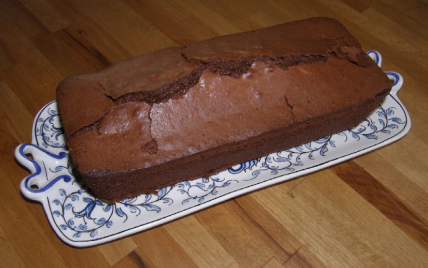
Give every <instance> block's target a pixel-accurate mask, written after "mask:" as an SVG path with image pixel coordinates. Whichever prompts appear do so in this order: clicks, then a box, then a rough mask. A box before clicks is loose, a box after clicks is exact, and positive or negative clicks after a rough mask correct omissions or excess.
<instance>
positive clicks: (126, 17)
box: [0, 0, 428, 268]
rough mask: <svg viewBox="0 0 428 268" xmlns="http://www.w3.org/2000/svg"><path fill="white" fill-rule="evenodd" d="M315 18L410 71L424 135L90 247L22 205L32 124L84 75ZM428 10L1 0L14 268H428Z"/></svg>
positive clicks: (8, 225) (403, 5) (414, 115)
mask: <svg viewBox="0 0 428 268" xmlns="http://www.w3.org/2000/svg"><path fill="white" fill-rule="evenodd" d="M313 16H328V17H333V18H336V19H338V20H340V21H341V22H342V23H343V24H344V25H345V26H346V27H347V28H348V29H349V31H350V32H351V33H353V34H354V35H355V36H356V37H357V38H358V39H359V40H360V42H361V44H362V46H363V48H364V49H365V50H370V49H374V50H378V51H380V52H381V54H382V56H383V69H384V70H393V71H397V72H399V73H400V74H401V75H402V76H403V77H404V86H403V88H402V90H401V91H400V92H399V97H400V99H401V100H402V101H403V103H404V105H405V106H406V108H407V109H408V111H409V113H410V116H411V120H412V129H411V130H410V132H409V134H408V135H407V136H406V137H404V138H403V139H401V140H399V141H397V142H395V143H393V144H391V145H389V146H387V147H385V148H382V149H379V150H377V151H375V152H372V153H369V154H367V155H363V156H361V157H358V158H356V159H353V160H351V161H348V162H346V163H342V164H339V165H336V166H333V167H331V168H328V169H325V170H322V171H319V172H316V173H314V174H310V175H307V176H304V177H300V178H297V179H295V180H292V181H289V182H285V183H281V184H278V185H274V186H271V187H268V188H265V189H262V190H258V191H256V192H253V193H249V194H246V195H244V196H241V197H237V198H235V199H233V200H230V201H227V202H224V203H222V204H219V205H216V206H214V207H211V208H208V209H205V210H203V211H200V212H198V213H195V214H192V215H190V216H187V217H184V218H181V219H178V220H175V221H173V222H169V223H167V224H165V225H162V226H159V227H156V228H153V229H150V230H147V231H144V232H141V233H137V234H135V235H132V236H128V237H126V238H123V239H120V240H117V241H113V242H110V243H107V244H103V245H99V246H94V247H90V248H84V249H78V248H73V247H70V246H68V245H66V244H64V243H63V242H62V241H60V240H59V238H58V237H57V236H56V234H55V233H54V231H53V230H52V228H51V226H50V225H49V222H48V220H47V218H46V215H45V214H44V211H43V208H42V207H41V206H40V205H39V204H38V203H35V202H31V201H29V200H26V199H25V198H24V197H23V196H22V195H21V194H20V192H19V183H20V181H21V180H22V179H23V178H24V177H25V176H27V175H28V171H26V170H25V169H23V168H22V167H21V166H20V165H19V164H17V162H16V161H15V160H14V156H13V153H14V150H15V148H16V146H17V145H19V144H20V143H24V142H30V140H31V132H30V131H31V125H32V120H33V118H34V116H35V114H36V113H37V112H38V110H39V109H40V108H41V107H42V106H43V105H45V104H46V103H48V102H50V101H51V100H53V99H55V89H56V86H57V84H58V83H59V82H60V81H61V80H62V79H64V78H65V77H67V76H69V75H73V74H77V73H88V72H94V71H97V70H100V69H102V68H105V67H107V66H109V65H110V64H112V63H115V62H118V61H120V60H125V59H129V58H132V57H135V56H138V55H141V54H143V53H146V52H149V51H154V50H157V49H162V48H166V47H170V46H174V45H183V44H187V43H191V42H195V41H200V40H204V39H208V38H212V37H216V36H221V35H226V34H232V33H238V32H243V31H249V30H255V29H259V28H263V27H268V26H272V25H275V24H279V23H284V22H289V21H293V20H297V19H304V18H309V17H313ZM427 17H428V1H426V0H357V1H351V0H300V1H297V0H289V1H282V0H266V1H256V0H248V1H244V0H229V1H226V0H218V1H209V0H165V1H148V0H108V1H101V0H3V1H0V124H1V127H0V154H1V161H0V178H1V182H2V185H1V187H0V196H1V201H0V202H1V203H0V215H1V217H0V267H51V266H52V267H265V268H267V267H428V205H427V204H428V175H427V174H428V109H427V105H426V104H427V103H428V91H427V90H426V85H427V84H428V50H427V47H428V20H427Z"/></svg>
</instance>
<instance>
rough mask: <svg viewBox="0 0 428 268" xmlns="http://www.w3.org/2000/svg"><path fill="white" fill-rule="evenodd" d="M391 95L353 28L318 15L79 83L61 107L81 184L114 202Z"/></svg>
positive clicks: (322, 128) (70, 85) (311, 131)
mask: <svg viewBox="0 0 428 268" xmlns="http://www.w3.org/2000/svg"><path fill="white" fill-rule="evenodd" d="M390 89H391V81H390V80H389V79H388V78H387V76H386V75H385V74H384V73H383V72H382V70H381V69H380V68H379V67H378V66H377V65H376V64H375V63H374V62H373V61H372V60H371V59H370V58H368V57H366V56H365V53H364V52H363V51H362V50H361V45H360V44H359V43H358V41H357V40H356V39H355V38H354V37H353V36H352V35H351V34H350V33H349V32H348V31H347V30H346V29H345V28H344V26H343V25H341V24H340V23H339V22H338V21H336V20H333V19H328V18H312V19H307V20H302V21H296V22H292V23H286V24H282V25H277V26H273V27H270V28H265V29H261V30H257V31H252V32H246V33H240V34H234V35H229V36H223V37H218V38H214V39H210V40H206V41H202V42H198V43H192V44H188V45H185V46H182V47H174V48H168V49H164V50H159V51H155V52H151V53H147V54H145V55H142V56H140V57H137V58H134V59H130V60H127V61H123V62H119V63H116V64H114V65H112V66H110V67H108V68H106V69H104V70H101V71H98V72H96V73H91V74H82V75H76V76H72V77H69V78H67V79H65V80H64V81H63V82H61V83H60V85H59V86H58V89H57V100H58V104H59V110H60V114H61V118H62V122H63V126H64V129H65V134H66V137H67V144H68V148H69V150H70V156H71V159H72V162H73V163H74V165H75V167H76V169H77V171H78V173H79V176H81V177H82V178H83V180H84V182H85V183H86V184H87V185H88V186H89V187H90V188H91V189H92V190H93V192H94V193H95V194H96V195H97V196H98V197H99V198H101V199H102V200H105V201H107V202H113V201H118V200H122V199H125V198H130V197H134V196H137V195H139V194H143V193H150V192H153V191H154V190H156V189H160V188H161V187H164V186H167V185H173V184H175V183H177V182H179V181H183V180H190V179H195V178H199V177H205V176H209V175H211V174H213V173H215V172H218V171H221V170H223V169H226V168H228V167H230V166H233V165H235V164H238V163H241V162H244V161H247V160H251V159H254V158H257V157H260V156H263V155H266V154H269V153H272V152H275V151H280V150H285V149H288V148H291V147H293V146H297V145H300V144H303V143H306V142H309V141H312V140H315V139H318V138H321V137H324V136H327V135H331V134H334V133H337V132H340V131H342V130H345V129H349V128H352V127H354V126H356V125H358V124H359V123H360V122H361V121H362V120H364V119H365V118H366V117H367V116H368V115H369V113H370V112H371V111H372V110H374V109H375V108H376V107H377V106H378V105H379V103H380V102H381V101H382V100H383V98H384V97H385V96H386V95H387V94H388V93H389V91H390Z"/></svg>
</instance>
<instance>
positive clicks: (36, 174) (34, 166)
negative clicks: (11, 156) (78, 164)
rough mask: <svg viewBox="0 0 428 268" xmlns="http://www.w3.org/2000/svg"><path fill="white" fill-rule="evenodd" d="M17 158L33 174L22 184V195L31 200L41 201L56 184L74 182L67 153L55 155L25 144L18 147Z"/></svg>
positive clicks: (16, 150)
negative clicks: (62, 181)
mask: <svg viewBox="0 0 428 268" xmlns="http://www.w3.org/2000/svg"><path fill="white" fill-rule="evenodd" d="M27 155H31V157H32V158H30V157H28V156H27ZM15 158H16V160H17V161H18V162H19V163H20V164H21V165H23V166H24V167H25V168H27V169H28V170H29V171H30V172H31V175H29V176H27V177H26V178H24V179H23V180H22V181H21V184H20V189H21V192H22V194H23V195H24V196H25V197H27V198H29V199H32V200H36V201H41V200H42V199H44V198H45V196H46V195H45V192H46V191H47V190H49V189H50V188H51V187H52V186H53V185H54V184H55V183H57V182H58V181H60V180H64V181H65V182H70V181H71V180H72V177H71V174H70V167H69V163H68V162H69V161H68V153H66V152H60V153H59V154H54V153H50V152H48V151H46V150H43V149H41V148H40V147H38V146H36V145H34V144H31V143H23V144H20V145H19V146H18V147H16V149H15Z"/></svg>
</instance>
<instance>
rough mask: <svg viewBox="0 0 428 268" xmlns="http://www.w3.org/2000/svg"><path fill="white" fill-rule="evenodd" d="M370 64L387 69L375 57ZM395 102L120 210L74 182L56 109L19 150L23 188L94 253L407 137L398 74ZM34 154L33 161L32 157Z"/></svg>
mask: <svg viewBox="0 0 428 268" xmlns="http://www.w3.org/2000/svg"><path fill="white" fill-rule="evenodd" d="M368 55H369V56H370V57H372V58H373V59H374V60H377V62H378V63H380V62H381V60H382V58H381V56H380V54H378V53H377V52H374V51H370V52H369V53H368ZM387 74H388V76H389V77H390V78H391V79H393V80H394V81H395V83H394V87H393V90H392V91H391V94H390V95H388V97H387V98H386V99H385V100H384V101H383V102H382V104H381V105H380V106H379V107H378V108H377V109H376V110H375V111H373V112H372V113H371V115H370V116H369V117H368V118H367V119H366V120H364V121H363V122H361V124H360V125H358V126H357V127H355V128H353V129H349V130H346V131H343V132H340V133H337V134H334V135H331V136H327V137H323V138H320V139H318V140H315V141H312V142H309V143H306V144H302V145H300V146H296V147H294V148H291V149H288V150H284V151H280V152H276V153H272V154H270V155H267V156H262V157H259V158H257V159H253V160H249V161H247V162H244V163H241V164H239V165H235V166H233V167H230V168H229V169H227V170H225V171H223V172H220V173H218V174H215V175H213V176H210V177H208V178H199V179H196V180H190V181H182V182H179V183H177V184H176V185H173V186H169V187H165V188H162V189H159V190H158V191H157V194H149V195H140V196H138V197H136V198H132V199H126V200H123V201H121V202H116V203H113V204H108V203H105V202H103V201H101V200H99V199H97V198H96V197H94V196H93V195H92V194H91V193H90V191H89V190H88V189H86V187H85V186H84V185H82V184H81V183H80V182H78V181H76V179H75V177H74V176H73V167H72V163H71V162H70V159H69V157H68V151H67V150H66V147H65V145H66V144H65V139H64V136H63V131H62V128H61V123H60V117H59V114H58V109H57V105H56V102H55V101H54V102H51V103H49V104H47V105H46V106H45V107H44V108H43V109H42V110H41V111H40V112H39V113H38V114H37V116H36V118H35V120H34V124H33V140H32V143H31V144H21V145H20V146H18V148H17V150H16V152H15V156H16V158H17V160H18V161H19V162H20V163H21V164H22V165H24V166H25V167H27V168H28V169H29V170H30V172H31V175H29V176H28V177H27V178H25V179H24V180H23V181H22V182H21V191H22V193H23V194H24V196H26V197H27V198H29V199H33V200H37V201H40V202H41V203H42V204H43V207H44V209H45V212H46V214H47V216H48V219H49V221H50V223H51V225H52V227H53V229H54V230H55V232H56V233H57V234H58V236H59V237H60V238H61V239H63V240H64V241H65V242H67V243H69V244H71V245H74V246H79V247H82V246H91V245H96V244H99V243H104V242H107V241H110V240H113V239H117V238H120V237H123V236H126V235H129V234H133V233H136V232H139V231H142V230H145V229H148V228H151V227H154V226H157V225H160V224H163V223H165V222H168V221H171V220H173V219H176V218H178V217H182V216H184V215H187V214H190V213H193V212H195V211H198V210H200V209H203V208H206V207H209V206H211V205H214V204H217V203H219V202H222V201H225V200H228V199H231V198H233V197H235V196H238V195H241V194H244V193H247V192H250V191H253V190H255V189H260V188H262V187H266V186H268V185H272V184H275V183H279V182H282V181H286V180H289V179H292V178H295V177H297V176H301V175H304V174H306V173H309V172H314V171H316V170H319V169H322V168H325V167H328V166H331V165H334V164H337V163H340V162H343V161H346V160H348V159H350V158H353V157H355V156H358V155H360V154H363V153H366V152H369V151H372V150H374V149H376V148H379V147H381V146H385V145H386V144H389V143H391V142H393V141H395V140H398V139H399V138H401V137H403V136H404V135H405V134H406V133H407V132H408V131H409V129H410V118H409V116H408V113H407V111H406V110H405V108H404V106H403V105H402V104H401V102H400V101H399V100H398V98H397V96H396V93H397V91H398V90H399V89H400V87H401V85H402V82H403V81H402V77H401V76H400V75H399V74H397V73H393V72H388V73H387ZM27 154H31V155H32V158H33V159H31V158H29V157H27Z"/></svg>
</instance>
